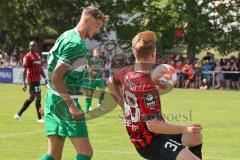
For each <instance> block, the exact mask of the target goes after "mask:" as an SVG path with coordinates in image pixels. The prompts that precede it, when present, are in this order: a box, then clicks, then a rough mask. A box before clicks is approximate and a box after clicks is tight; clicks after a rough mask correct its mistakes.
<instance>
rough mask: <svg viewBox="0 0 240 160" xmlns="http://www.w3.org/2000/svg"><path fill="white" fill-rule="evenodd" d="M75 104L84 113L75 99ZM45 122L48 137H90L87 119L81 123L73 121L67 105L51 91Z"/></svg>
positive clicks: (48, 93) (46, 100)
mask: <svg viewBox="0 0 240 160" xmlns="http://www.w3.org/2000/svg"><path fill="white" fill-rule="evenodd" d="M74 102H75V104H76V105H77V107H78V108H79V109H80V110H81V111H82V109H81V106H80V104H79V103H78V100H77V99H74ZM44 122H45V124H44V126H45V132H46V135H47V136H49V135H59V136H62V137H64V138H66V137H88V130H87V125H86V120H85V118H83V119H82V120H80V121H75V120H73V119H72V116H71V113H70V112H69V110H68V106H67V105H66V103H65V102H64V101H63V100H62V98H61V97H59V96H57V95H55V94H54V93H52V92H51V91H50V90H49V89H48V91H47V94H46V97H45V111H44Z"/></svg>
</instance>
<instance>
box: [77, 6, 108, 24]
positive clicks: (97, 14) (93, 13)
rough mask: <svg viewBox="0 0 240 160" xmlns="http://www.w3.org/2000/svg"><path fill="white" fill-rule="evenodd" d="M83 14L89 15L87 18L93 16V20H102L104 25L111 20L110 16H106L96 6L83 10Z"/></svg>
mask: <svg viewBox="0 0 240 160" xmlns="http://www.w3.org/2000/svg"><path fill="white" fill-rule="evenodd" d="M82 14H84V15H87V16H92V17H93V18H95V19H97V20H101V21H102V23H103V24H107V22H108V20H109V16H108V15H104V14H103V13H102V11H100V10H99V9H98V8H96V7H94V6H88V7H86V8H84V9H83V12H82Z"/></svg>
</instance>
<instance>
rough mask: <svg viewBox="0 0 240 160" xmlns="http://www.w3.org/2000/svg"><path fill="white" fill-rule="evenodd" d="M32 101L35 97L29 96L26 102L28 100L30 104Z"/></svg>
mask: <svg viewBox="0 0 240 160" xmlns="http://www.w3.org/2000/svg"><path fill="white" fill-rule="evenodd" d="M34 99H35V96H32V95H31V96H30V97H29V99H28V100H29V102H30V103H32V102H33V101H34Z"/></svg>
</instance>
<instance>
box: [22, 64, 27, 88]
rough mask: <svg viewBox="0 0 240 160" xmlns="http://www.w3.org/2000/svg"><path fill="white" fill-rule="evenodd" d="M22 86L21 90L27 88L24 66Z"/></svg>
mask: <svg viewBox="0 0 240 160" xmlns="http://www.w3.org/2000/svg"><path fill="white" fill-rule="evenodd" d="M22 77H23V86H22V89H23V91H26V89H27V85H26V77H27V68H26V67H24V69H23V76H22Z"/></svg>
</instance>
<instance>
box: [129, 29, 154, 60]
mask: <svg viewBox="0 0 240 160" xmlns="http://www.w3.org/2000/svg"><path fill="white" fill-rule="evenodd" d="M156 41H157V38H156V34H155V32H153V31H143V32H139V33H138V34H137V35H136V36H135V37H134V38H133V39H132V50H133V53H134V55H135V57H136V58H140V59H143V58H147V57H148V55H149V53H151V52H153V51H154V50H155V48H156Z"/></svg>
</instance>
